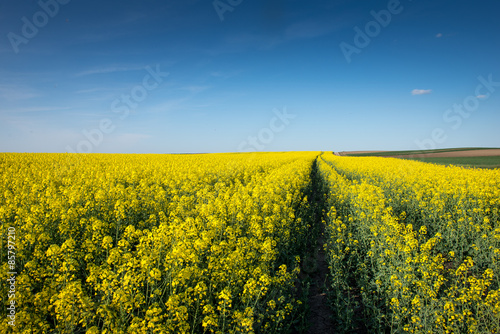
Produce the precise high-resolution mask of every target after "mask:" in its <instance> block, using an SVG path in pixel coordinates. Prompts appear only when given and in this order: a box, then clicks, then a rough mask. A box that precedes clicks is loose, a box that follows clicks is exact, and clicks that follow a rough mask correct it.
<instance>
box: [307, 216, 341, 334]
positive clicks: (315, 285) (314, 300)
mask: <svg viewBox="0 0 500 334" xmlns="http://www.w3.org/2000/svg"><path fill="white" fill-rule="evenodd" d="M320 223H321V222H320ZM322 232H323V231H322ZM323 243H324V236H323V233H321V236H320V237H319V238H318V242H317V246H316V249H315V250H314V253H315V259H314V260H315V261H316V265H317V268H316V270H315V271H313V272H312V273H311V274H310V278H311V287H310V291H309V319H308V321H309V324H310V327H309V330H308V333H309V334H320V333H321V334H326V333H335V330H334V324H333V320H332V318H331V316H332V310H331V309H330V306H329V305H328V300H327V295H326V291H325V282H326V277H327V274H328V264H327V262H326V259H325V251H324V249H323Z"/></svg>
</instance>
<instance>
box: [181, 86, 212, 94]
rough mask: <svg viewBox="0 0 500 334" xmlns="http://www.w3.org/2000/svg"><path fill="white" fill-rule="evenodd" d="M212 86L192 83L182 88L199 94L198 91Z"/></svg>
mask: <svg viewBox="0 0 500 334" xmlns="http://www.w3.org/2000/svg"><path fill="white" fill-rule="evenodd" d="M209 88H210V86H196V85H191V86H185V87H181V90H186V91H188V92H189V93H192V94H197V93H201V92H203V91H205V90H207V89H209Z"/></svg>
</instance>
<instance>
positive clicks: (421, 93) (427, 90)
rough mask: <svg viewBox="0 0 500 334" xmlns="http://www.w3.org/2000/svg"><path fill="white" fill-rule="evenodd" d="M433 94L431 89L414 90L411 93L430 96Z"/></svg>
mask: <svg viewBox="0 0 500 334" xmlns="http://www.w3.org/2000/svg"><path fill="white" fill-rule="evenodd" d="M431 92H432V90H431V89H414V90H412V91H411V95H425V94H430V93H431Z"/></svg>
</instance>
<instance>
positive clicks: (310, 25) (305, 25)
mask: <svg viewBox="0 0 500 334" xmlns="http://www.w3.org/2000/svg"><path fill="white" fill-rule="evenodd" d="M334 30H335V27H334V26H333V25H332V24H331V23H329V22H318V21H312V20H311V21H303V22H299V23H295V24H292V25H291V26H289V27H288V28H287V29H286V31H285V39H286V40H295V39H309V38H316V37H320V36H324V35H327V34H329V33H331V32H333V31H334Z"/></svg>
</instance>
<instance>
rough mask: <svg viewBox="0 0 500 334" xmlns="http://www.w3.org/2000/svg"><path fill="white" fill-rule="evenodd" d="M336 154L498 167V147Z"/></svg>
mask: <svg viewBox="0 0 500 334" xmlns="http://www.w3.org/2000/svg"><path fill="white" fill-rule="evenodd" d="M338 155H341V156H357V157H366V156H378V157H391V158H400V159H412V160H419V161H423V162H430V163H436V164H443V165H458V166H464V167H476V168H500V148H483V147H465V148H448V149H435V150H413V151H346V152H339V153H338Z"/></svg>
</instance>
